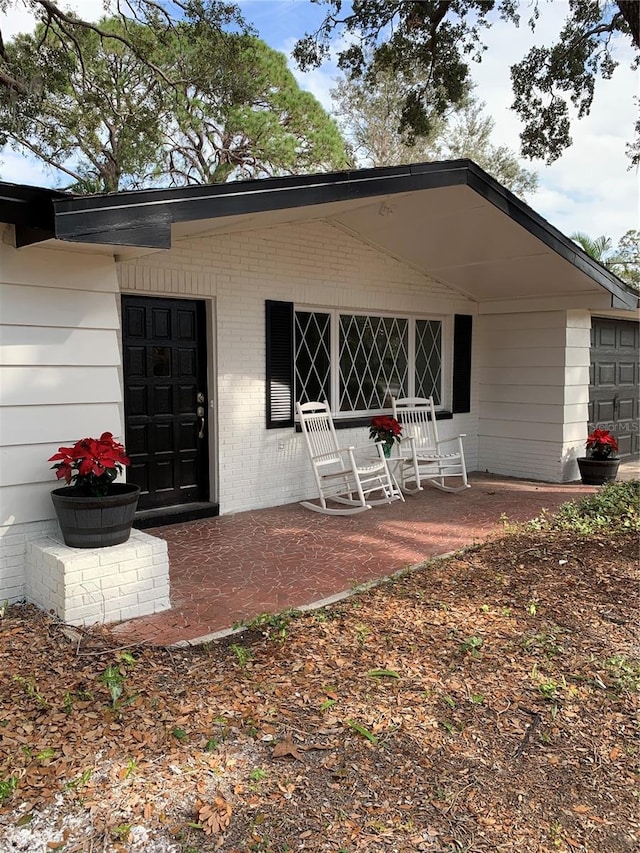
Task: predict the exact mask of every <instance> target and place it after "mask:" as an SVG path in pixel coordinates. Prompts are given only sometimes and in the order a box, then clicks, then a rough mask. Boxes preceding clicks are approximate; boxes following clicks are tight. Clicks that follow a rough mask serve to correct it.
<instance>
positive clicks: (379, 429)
mask: <svg viewBox="0 0 640 853" xmlns="http://www.w3.org/2000/svg"><path fill="white" fill-rule="evenodd" d="M401 437H402V426H401V424H400V423H399V422H398V421H397V420H396V419H395V418H392V417H391V415H377V416H376V417H375V418H371V426H370V427H369V438H372V439H373V440H374V441H381V442H382V444H383V448H382V449H383V451H384V455H385V456H386V457H387V458H388V457H389V456H391V450H392V448H393V444H394V442H396V441H400V439H401Z"/></svg>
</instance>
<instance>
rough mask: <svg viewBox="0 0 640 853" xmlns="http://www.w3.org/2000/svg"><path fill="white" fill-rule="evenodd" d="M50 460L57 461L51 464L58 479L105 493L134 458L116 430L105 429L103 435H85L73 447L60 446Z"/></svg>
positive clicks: (97, 493) (100, 494)
mask: <svg viewBox="0 0 640 853" xmlns="http://www.w3.org/2000/svg"><path fill="white" fill-rule="evenodd" d="M49 462H55V463H56V464H55V465H52V466H51V467H52V468H53V469H55V470H56V476H57V478H58V480H64V481H65V482H66V483H67V485H71V484H73V485H75V486H77V487H79V488H81V489H83V490H84V491H85V493H86V494H87V495H89V496H91V497H104V495H106V494H107V493H108V491H109V486H110V485H111V483H113V481H114V480H115V478H116V477H117V476H118V474H121V473H122V469H123V466H125V465H129V463H130V462H131V460H130V459H129V457H128V456H127V455H126V453H125V449H124V447H123V445H122V444H120V443H119V442H117V441H115V439H114V438H113V434H112V433H110V432H103V433H102V435H101V436H100V438H81V439H80V440H79V441H76V443H75V444H74V445H73V447H59V448H58V452H57V453H54V455H53V456H52V457H51V458H50V459H49Z"/></svg>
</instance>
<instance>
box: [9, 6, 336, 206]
mask: <svg viewBox="0 0 640 853" xmlns="http://www.w3.org/2000/svg"><path fill="white" fill-rule="evenodd" d="M104 32H109V33H110V34H111V36H110V37H109V38H104V37H103V36H102V35H101V33H104ZM120 35H121V36H122V38H119V37H118V36H120ZM73 40H74V44H73V49H70V50H69V51H68V52H66V53H60V52H59V39H58V36H57V34H56V33H55V32H54V31H53V30H52V29H50V28H49V29H47V26H46V25H45V24H44V23H40V24H39V25H38V27H37V28H36V31H35V33H34V34H32V35H20V36H17V37H16V38H15V39H13V40H12V41H11V42H9V43H8V44H7V45H6V49H5V54H6V55H7V56H8V57H9V58H10V60H11V62H12V63H13V66H14V67H20V68H23V69H26V68H27V67H29V65H30V64H31V72H30V78H31V79H34V78H35V74H36V73H37V74H40V75H41V76H42V79H43V80H46V85H43V86H42V87H41V89H40V91H39V92H38V93H37V94H33V93H32V94H30V95H29V96H27V97H25V98H17V99H16V98H15V97H13V95H12V94H11V93H9V92H8V90H5V91H4V93H2V92H0V104H1V106H2V113H1V122H0V141H2V142H7V141H9V142H10V143H11V145H12V146H13V147H14V148H16V149H18V150H26V151H29V152H31V153H32V154H35V155H36V156H37V157H39V158H40V159H41V160H43V161H44V162H45V163H47V164H48V165H49V166H51V167H53V168H56V169H60V170H61V171H62V172H64V173H66V174H67V175H68V176H69V178H70V179H71V188H72V189H74V190H76V191H79V192H103V191H106V192H112V191H115V190H118V189H128V188H135V187H142V186H148V185H150V184H159V183H162V184H173V185H181V184H193V183H212V182H217V181H225V180H228V179H229V178H247V177H257V176H260V175H273V174H282V173H286V172H293V171H301V172H304V171H310V170H321V169H325V168H339V167H342V166H344V165H345V163H346V155H345V151H344V145H343V142H342V139H341V137H340V133H339V131H338V129H337V126H336V124H335V122H334V121H333V120H332V119H330V118H329V116H327V114H326V113H325V112H324V110H323V109H322V107H321V106H320V104H319V103H318V102H317V101H316V99H315V98H314V97H313V95H311V94H310V93H308V92H303V91H302V90H300V89H299V87H298V86H297V84H296V82H295V78H294V77H293V75H292V74H291V72H290V71H289V70H288V69H287V67H286V60H285V57H284V56H283V55H282V54H280V53H278V52H277V51H274V50H272V49H271V48H269V47H267V45H266V44H264V42H262V41H260V40H259V39H257V38H256V37H254V36H253V35H251V34H250V33H247V32H244V31H243V32H237V31H236V32H226V31H223V30H222V29H221V28H219V27H204V26H201V25H200V24H199V23H197V22H193V21H183V22H178V23H175V24H174V25H172V26H171V27H170V28H167V29H164V30H161V31H159V30H157V29H156V28H155V27H154V26H149V25H148V24H147V23H146V22H144V23H136V22H135V21H132V20H128V21H124V20H123V19H122V18H120V17H112V18H105V19H102V20H101V21H99V22H98V24H97V25H96V26H95V27H80V28H78V29H77V30H76V31H75V32H74V36H73ZM131 44H135V45H138V46H140V45H144V57H145V61H144V62H141V61H140V58H139V53H138V52H136V51H135V50H133V49H132V47H131ZM49 50H51V52H52V53H51V54H50V53H49ZM53 56H55V58H56V62H57V65H56V66H55V70H54V71H53V72H52V73H49V71H48V67H47V66H48V65H50V64H51V62H52V61H53V58H52V57H53ZM150 69H157V72H152V71H151V70H150ZM168 81H170V82H168Z"/></svg>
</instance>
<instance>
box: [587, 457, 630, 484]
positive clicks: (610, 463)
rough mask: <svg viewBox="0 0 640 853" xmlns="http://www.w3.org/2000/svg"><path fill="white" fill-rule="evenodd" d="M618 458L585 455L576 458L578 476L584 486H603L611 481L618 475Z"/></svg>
mask: <svg viewBox="0 0 640 853" xmlns="http://www.w3.org/2000/svg"><path fill="white" fill-rule="evenodd" d="M619 466H620V460H619V459H591V458H588V457H586V456H583V457H581V458H580V459H578V468H579V469H580V476H581V477H582V482H583V483H584V484H585V486H604V484H605V483H613V481H614V480H615V479H616V477H617V476H618V468H619Z"/></svg>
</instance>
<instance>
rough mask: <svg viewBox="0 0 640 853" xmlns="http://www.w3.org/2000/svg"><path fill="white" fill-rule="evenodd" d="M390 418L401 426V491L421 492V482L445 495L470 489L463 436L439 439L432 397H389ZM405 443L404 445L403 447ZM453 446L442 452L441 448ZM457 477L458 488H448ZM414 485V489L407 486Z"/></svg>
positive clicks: (410, 493) (409, 492)
mask: <svg viewBox="0 0 640 853" xmlns="http://www.w3.org/2000/svg"><path fill="white" fill-rule="evenodd" d="M391 405H392V408H393V417H394V418H396V419H397V420H398V421H399V422H400V423H401V424H402V439H401V441H400V449H399V453H400V456H401V458H402V460H403V462H402V464H401V465H399V466H398V467H399V468H400V472H401V478H402V479H401V485H402V490H403V491H404V492H406V493H407V494H409V495H413V494H415V493H416V492H419V491H420V490H421V488H422V487H421V485H420V483H421V481H422V480H428V481H429V482H430V483H432V484H433V485H434V486H435V487H436V488H438V489H442V491H444V492H461V491H463V490H464V489H468V488H469V484H468V482H467V468H466V465H465V461H464V448H463V446H462V439H463V438H464V437H465V436H464V434H463V435H459V436H457V438H445V439H439V438H438V423H437V421H436V410H435V406H434V404H433V397H428V398H425V397H403V398H399V399H397V400H396V399H395V398H393V397H392V398H391ZM405 442H406V444H405ZM446 444H450V445H454V448H452V450H451V451H450V452H445V450H444V449H443V445H446ZM453 477H455V478H459V479H460V481H461V483H460V485H456V486H450V485H447V483H446V482H445V481H446V480H448V479H449V478H453ZM412 482H413V483H414V486H413V487H411V486H408V485H407V484H410V483H412Z"/></svg>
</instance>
